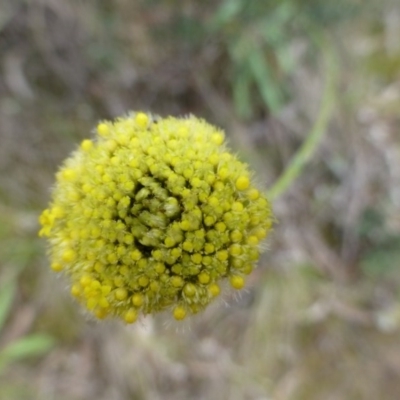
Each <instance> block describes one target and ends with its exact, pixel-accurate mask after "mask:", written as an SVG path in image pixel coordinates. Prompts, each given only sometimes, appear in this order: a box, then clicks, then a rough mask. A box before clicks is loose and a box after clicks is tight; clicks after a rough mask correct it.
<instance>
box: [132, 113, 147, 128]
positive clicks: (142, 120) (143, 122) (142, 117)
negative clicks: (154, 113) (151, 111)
mask: <svg viewBox="0 0 400 400" xmlns="http://www.w3.org/2000/svg"><path fill="white" fill-rule="evenodd" d="M135 122H136V124H137V125H138V126H139V127H140V128H147V125H148V123H149V117H148V116H147V114H145V113H142V112H139V113H137V114H136V116H135Z"/></svg>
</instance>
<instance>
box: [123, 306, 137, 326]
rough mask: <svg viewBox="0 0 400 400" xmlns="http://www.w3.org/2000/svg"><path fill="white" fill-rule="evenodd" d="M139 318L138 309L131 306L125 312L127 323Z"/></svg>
mask: <svg viewBox="0 0 400 400" xmlns="http://www.w3.org/2000/svg"><path fill="white" fill-rule="evenodd" d="M136 320H137V311H136V310H135V309H133V308H130V309H129V310H128V311H127V312H126V313H125V314H124V321H125V322H126V323H127V324H133V323H134V322H135V321H136Z"/></svg>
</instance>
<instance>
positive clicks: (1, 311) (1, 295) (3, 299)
mask: <svg viewBox="0 0 400 400" xmlns="http://www.w3.org/2000/svg"><path fill="white" fill-rule="evenodd" d="M15 290H16V284H15V281H11V282H9V283H8V284H7V285H4V286H3V287H2V288H1V290H0V331H1V330H2V328H3V326H4V323H5V321H6V319H7V316H8V314H9V313H10V311H11V306H12V303H13V300H14V297H15Z"/></svg>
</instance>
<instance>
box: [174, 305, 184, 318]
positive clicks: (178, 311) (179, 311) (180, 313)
mask: <svg viewBox="0 0 400 400" xmlns="http://www.w3.org/2000/svg"><path fill="white" fill-rule="evenodd" d="M185 317H186V310H185V309H184V308H183V307H182V306H177V307H175V308H174V318H175V319H176V320H178V321H180V320H182V319H184V318H185Z"/></svg>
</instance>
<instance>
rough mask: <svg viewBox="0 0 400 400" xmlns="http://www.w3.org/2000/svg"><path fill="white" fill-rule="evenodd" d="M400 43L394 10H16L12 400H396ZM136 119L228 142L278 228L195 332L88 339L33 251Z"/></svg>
mask: <svg viewBox="0 0 400 400" xmlns="http://www.w3.org/2000/svg"><path fill="white" fill-rule="evenodd" d="M399 38H400V4H399V2H398V1H397V0H396V1H395V0H375V1H373V0H337V1H335V2H328V1H326V0H301V1H300V0H203V1H201V2H200V1H196V0H179V1H178V0H146V1H145V0H135V1H132V0H111V1H107V2H105V1H104V2H102V1H98V0H86V1H79V0H69V1H62V0H2V1H1V3H0V71H1V73H0V400H3V399H4V400H5V399H7V400H9V399H27V400H32V399H40V400H42V399H45V400H52V399H57V400H64V399H65V400H90V399H96V400H102V399H104V400H106V399H107V400H109V399H111V400H114V399H115V400H128V399H151V400H153V399H154V400H157V399H171V400H172V399H174V400H180V399H182V400H184V399H205V400H209V399H211V400H213V399H229V400H230V399H232V400H242V399H246V400H247V399H248V400H314V399H315V400H321V399H323V400H343V399H346V400H347V399H350V400H353V399H354V400H358V399H360V400H369V399H371V400H372V399H373V400H375V399H377V398H380V399H385V400H386V399H389V400H391V399H393V400H397V399H398V398H399V393H400V379H399V378H400V337H399V333H400V298H399V296H400V293H399V283H400V269H399V260H400V134H399V133H400V40H399ZM129 110H145V111H151V112H153V113H156V114H160V115H167V114H172V115H185V114H189V113H193V114H195V115H197V116H200V117H203V118H206V119H207V120H209V121H210V122H212V123H214V124H216V125H219V126H221V127H223V128H224V129H225V130H226V132H227V135H228V137H229V138H230V142H231V146H232V147H233V148H234V149H235V150H236V151H237V152H239V153H240V154H241V157H242V158H243V159H245V160H247V161H248V162H250V163H251V164H252V166H253V167H254V168H255V169H256V170H257V174H258V177H259V181H260V184H262V185H263V186H264V187H265V189H266V190H269V192H270V195H271V199H272V200H273V206H274V209H275V212H276V214H277V218H278V220H279V223H278V224H277V225H276V227H275V231H274V234H273V235H272V236H273V237H272V238H270V239H269V241H268V251H267V252H266V253H265V254H264V255H263V258H262V260H261V262H260V264H259V268H258V269H257V270H256V271H255V272H254V273H253V274H252V276H251V278H250V279H249V285H248V289H247V290H245V291H244V293H242V294H241V295H240V296H232V295H230V294H227V295H225V297H224V298H223V299H222V300H221V301H220V302H219V303H218V304H216V305H215V306H212V307H211V308H210V309H208V310H206V311H205V312H204V313H203V314H202V315H201V316H198V317H196V318H193V319H192V320H191V321H189V322H187V323H186V322H185V323H184V324H176V323H174V322H172V321H170V318H169V317H167V316H163V315H160V316H157V317H155V318H151V317H148V318H146V319H145V320H144V321H143V322H139V323H137V324H136V325H135V326H133V327H125V326H123V325H121V324H120V323H115V322H102V323H96V322H94V321H91V320H90V319H88V318H87V316H85V315H83V314H82V313H81V311H80V310H79V308H78V307H77V306H76V305H75V304H74V303H73V301H72V300H71V299H70V298H69V296H68V294H67V290H65V283H64V282H63V281H62V279H57V277H55V276H54V275H55V274H53V273H50V272H49V268H48V262H47V260H46V256H45V248H44V243H43V242H42V241H41V240H39V239H38V238H37V233H36V232H37V229H38V223H37V216H38V214H39V212H40V211H41V210H42V209H43V208H44V207H45V206H46V203H47V201H48V200H49V191H50V188H51V185H52V182H53V176H54V173H55V171H56V170H57V166H58V165H59V164H60V162H61V161H62V160H63V159H64V158H65V157H66V156H67V155H68V154H69V152H70V151H71V150H73V149H74V148H75V146H76V144H77V143H78V142H79V141H80V140H82V139H83V138H86V137H87V136H88V135H89V133H90V132H91V130H92V129H93V127H94V126H95V124H96V121H97V120H99V119H104V118H112V117H115V116H117V115H120V114H124V113H126V112H127V111H129ZM227 304H229V305H227Z"/></svg>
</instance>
